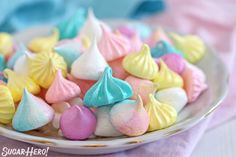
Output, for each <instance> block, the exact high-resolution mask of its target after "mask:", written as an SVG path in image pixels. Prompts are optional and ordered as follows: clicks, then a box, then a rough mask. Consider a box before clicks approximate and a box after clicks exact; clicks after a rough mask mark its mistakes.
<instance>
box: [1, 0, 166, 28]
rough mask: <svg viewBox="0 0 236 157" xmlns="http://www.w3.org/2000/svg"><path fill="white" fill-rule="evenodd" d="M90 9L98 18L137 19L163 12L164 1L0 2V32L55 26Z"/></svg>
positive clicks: (26, 0)
mask: <svg viewBox="0 0 236 157" xmlns="http://www.w3.org/2000/svg"><path fill="white" fill-rule="evenodd" d="M79 7H84V8H85V9H88V8H89V7H92V8H93V9H94V12H95V14H96V16H97V17H98V18H140V17H142V16H146V15H150V14H153V13H158V12H160V11H163V10H164V9H165V3H164V0H11V1H7V0H0V31H6V32H14V31H18V30H21V29H25V28H27V27H30V26H33V25H39V24H57V23H58V22H59V21H61V20H63V19H66V18H68V17H70V16H71V15H72V14H73V13H75V11H76V10H77V8H79Z"/></svg>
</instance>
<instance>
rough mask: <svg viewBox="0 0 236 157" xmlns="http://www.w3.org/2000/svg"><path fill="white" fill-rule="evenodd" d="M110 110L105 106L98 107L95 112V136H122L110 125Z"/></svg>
mask: <svg viewBox="0 0 236 157" xmlns="http://www.w3.org/2000/svg"><path fill="white" fill-rule="evenodd" d="M110 110H111V107H107V106H105V107H99V108H98V109H97V110H96V115H97V126H96V131H95V135H96V136H102V137H117V136H121V135H122V133H120V132H119V131H118V130H116V129H115V127H114V126H113V125H112V124H111V121H110Z"/></svg>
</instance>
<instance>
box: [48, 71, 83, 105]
mask: <svg viewBox="0 0 236 157" xmlns="http://www.w3.org/2000/svg"><path fill="white" fill-rule="evenodd" d="M79 95H80V87H79V86H78V85H77V84H75V83H74V82H71V81H68V80H66V79H65V78H64V77H63V76H62V73H61V71H60V70H59V71H58V72H57V75H56V77H55V79H54V81H53V83H52V84H51V86H50V87H49V89H48V91H47V93H46V100H47V102H48V103H57V102H61V101H67V100H70V99H72V98H74V97H77V96H79Z"/></svg>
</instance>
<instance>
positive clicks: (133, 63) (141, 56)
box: [122, 44, 158, 80]
mask: <svg viewBox="0 0 236 157" xmlns="http://www.w3.org/2000/svg"><path fill="white" fill-rule="evenodd" d="M122 64H123V67H124V69H125V70H126V71H127V72H128V73H130V74H132V75H134V76H137V77H139V78H143V79H147V80H152V79H154V78H155V76H156V74H157V72H158V66H157V64H156V63H155V61H154V60H153V59H152V56H151V53H150V49H149V47H148V45H147V44H143V46H142V48H141V50H140V52H138V53H132V54H129V55H127V56H126V57H125V58H124V59H123V62H122Z"/></svg>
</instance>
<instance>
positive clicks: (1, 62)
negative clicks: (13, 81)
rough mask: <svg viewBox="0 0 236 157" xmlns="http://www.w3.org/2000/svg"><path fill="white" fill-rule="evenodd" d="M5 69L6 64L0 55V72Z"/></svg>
mask: <svg viewBox="0 0 236 157" xmlns="http://www.w3.org/2000/svg"><path fill="white" fill-rule="evenodd" d="M5 68H6V62H5V58H4V56H3V55H1V54H0V72H1V71H3V70H4V69H5Z"/></svg>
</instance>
